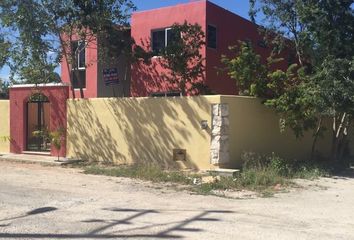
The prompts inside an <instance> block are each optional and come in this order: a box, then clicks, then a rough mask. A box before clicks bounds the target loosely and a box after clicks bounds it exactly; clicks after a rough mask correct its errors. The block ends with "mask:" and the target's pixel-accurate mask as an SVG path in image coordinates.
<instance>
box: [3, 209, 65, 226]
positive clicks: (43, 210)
mask: <svg viewBox="0 0 354 240" xmlns="http://www.w3.org/2000/svg"><path fill="white" fill-rule="evenodd" d="M56 210H58V209H57V208H55V207H41V208H36V209H33V210H31V211H29V212H27V213H25V214H22V215H19V216H16V217H10V218H4V219H0V222H3V221H11V220H15V219H20V218H25V217H28V216H31V215H38V214H42V213H48V212H53V211H56ZM4 226H6V224H4V225H0V227H4Z"/></svg>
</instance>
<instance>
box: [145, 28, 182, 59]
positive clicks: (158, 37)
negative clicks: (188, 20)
mask: <svg viewBox="0 0 354 240" xmlns="http://www.w3.org/2000/svg"><path fill="white" fill-rule="evenodd" d="M151 35H152V51H153V52H154V53H155V55H159V54H160V52H161V51H162V50H163V49H164V48H165V47H167V46H168V45H169V44H171V42H172V41H174V39H176V34H175V33H174V32H173V30H172V28H165V29H159V30H153V31H152V33H151Z"/></svg>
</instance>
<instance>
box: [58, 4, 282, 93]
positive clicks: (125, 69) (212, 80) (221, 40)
mask: <svg viewBox="0 0 354 240" xmlns="http://www.w3.org/2000/svg"><path fill="white" fill-rule="evenodd" d="M235 4H236V3H235ZM185 21H187V22H188V23H191V24H195V23H197V24H199V25H200V26H201V28H202V30H203V31H204V33H205V36H206V39H205V42H206V45H205V46H204V47H203V48H202V49H201V55H202V56H203V58H204V59H205V72H204V74H203V79H202V81H203V83H204V84H205V85H206V86H207V87H208V88H209V89H210V90H211V91H212V92H213V93H216V94H227V95H230V94H231V95H235V94H237V93H238V90H237V88H236V83H235V80H233V79H231V78H230V77H229V76H228V75H227V74H226V73H222V72H221V71H220V69H221V68H222V67H223V65H222V63H221V61H220V60H221V56H222V55H230V54H231V52H230V50H229V46H234V45H236V44H237V43H238V41H239V40H241V41H249V42H251V43H252V46H253V47H254V48H255V51H256V52H257V53H258V54H260V55H261V56H262V57H263V59H266V58H267V57H268V56H269V54H270V51H271V49H269V48H267V46H266V45H265V44H264V41H263V37H262V36H261V35H260V33H259V26H258V25H256V24H254V23H252V22H251V21H249V20H247V19H244V18H242V17H240V16H238V15H236V14H234V13H232V12H230V11H228V10H226V9H224V8H222V7H219V6H217V5H215V4H214V3H211V2H209V1H207V0H200V1H193V2H189V3H184V4H178V5H175V6H169V7H163V8H158V9H152V10H147V11H138V12H134V13H133V14H132V18H131V29H130V33H131V37H132V39H134V41H135V43H136V44H137V45H139V46H141V47H142V48H143V49H145V50H147V51H155V52H156V50H158V49H159V48H162V47H164V46H167V44H168V42H169V41H170V39H169V35H170V34H169V31H170V28H171V26H172V25H173V24H174V23H180V24H182V23H183V22H185ZM98 51H99V49H97V47H95V46H93V45H92V46H88V47H87V49H85V52H84V53H83V54H82V53H81V55H80V56H79V57H78V59H83V58H86V59H83V60H82V61H83V62H86V65H85V64H83V65H82V68H81V69H80V76H81V78H82V79H81V80H82V82H84V91H85V97H89V98H91V97H110V96H117V97H124V96H134V97H142V96H151V95H154V94H156V93H159V94H161V93H167V94H168V93H169V92H174V94H175V92H176V90H177V89H176V87H175V86H173V85H172V84H170V83H169V82H167V81H165V80H164V79H163V78H162V77H161V73H163V71H164V69H163V68H162V67H161V65H160V64H159V59H158V58H159V56H154V57H152V59H151V64H146V63H144V62H143V61H138V62H135V63H133V64H130V63H129V62H128V61H127V59H125V58H124V57H122V58H121V59H120V61H118V62H111V63H110V64H108V65H107V64H102V63H99V61H97V60H96V59H97V55H98ZM89 62H91V64H87V63H89ZM106 62H107V61H106ZM63 64H65V59H64V60H63ZM79 64H80V63H79ZM287 66H288V63H287V62H286V61H284V62H282V63H280V64H279V65H278V66H277V67H279V68H281V69H286V68H287ZM110 70H112V71H113V73H115V74H116V75H118V78H119V82H117V83H116V84H113V85H110V84H107V71H108V73H109V71H110ZM69 73H70V72H69V71H68V70H67V68H65V67H62V74H61V76H62V81H63V82H70V81H69V77H68V74H69ZM74 82H75V81H74ZM74 87H75V88H77V86H74ZM177 91H178V90H177ZM77 95H78V94H77ZM78 96H79V95H78Z"/></svg>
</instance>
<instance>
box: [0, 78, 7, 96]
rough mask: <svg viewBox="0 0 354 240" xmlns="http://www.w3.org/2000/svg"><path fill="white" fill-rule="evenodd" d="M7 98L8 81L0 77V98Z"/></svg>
mask: <svg viewBox="0 0 354 240" xmlns="http://www.w3.org/2000/svg"><path fill="white" fill-rule="evenodd" d="M8 98H9V82H5V81H4V80H2V79H1V78H0V99H8Z"/></svg>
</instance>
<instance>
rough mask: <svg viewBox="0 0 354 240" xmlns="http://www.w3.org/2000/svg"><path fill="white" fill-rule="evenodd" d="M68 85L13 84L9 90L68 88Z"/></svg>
mask: <svg viewBox="0 0 354 240" xmlns="http://www.w3.org/2000/svg"><path fill="white" fill-rule="evenodd" d="M68 86H70V84H69V83H40V84H15V85H12V86H10V87H9V88H35V87H68Z"/></svg>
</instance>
